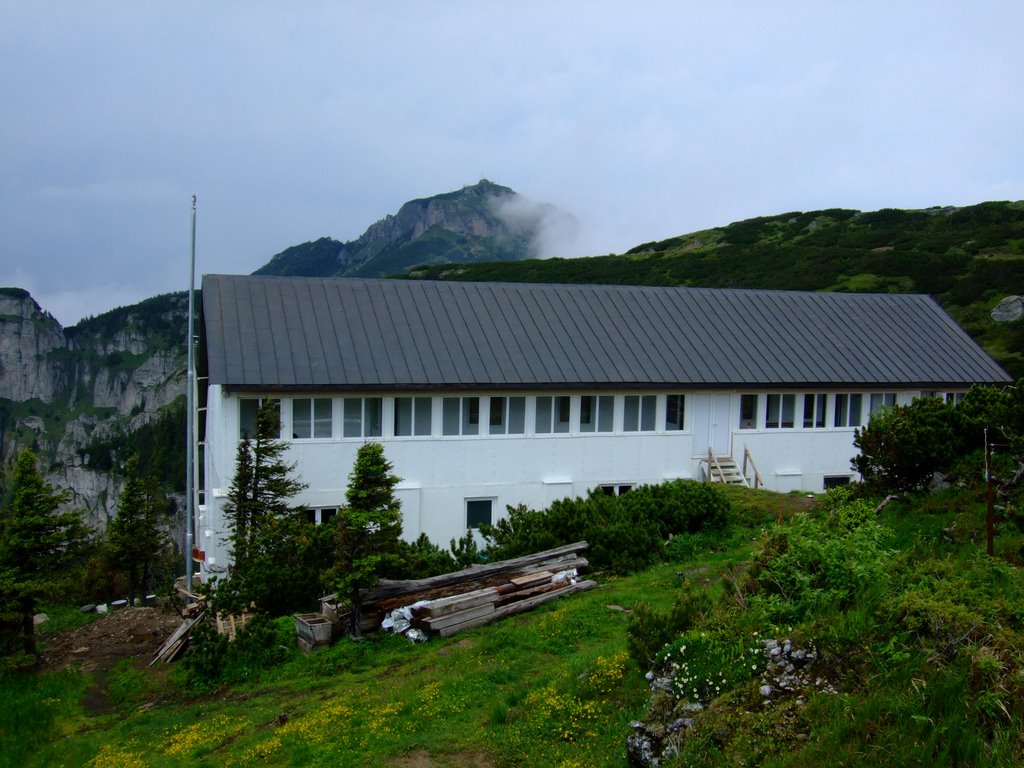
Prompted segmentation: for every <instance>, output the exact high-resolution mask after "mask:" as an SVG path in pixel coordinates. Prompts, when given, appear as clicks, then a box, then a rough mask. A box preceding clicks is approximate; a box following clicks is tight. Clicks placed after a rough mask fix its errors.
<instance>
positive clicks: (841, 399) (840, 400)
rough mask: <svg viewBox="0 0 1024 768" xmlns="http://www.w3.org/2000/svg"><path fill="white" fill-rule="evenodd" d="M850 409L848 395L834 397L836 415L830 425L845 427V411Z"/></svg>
mask: <svg viewBox="0 0 1024 768" xmlns="http://www.w3.org/2000/svg"><path fill="white" fill-rule="evenodd" d="M849 407H850V396H849V395H836V415H835V418H834V419H833V420H832V425H833V426H836V427H845V426H846V419H847V410H848V409H849Z"/></svg>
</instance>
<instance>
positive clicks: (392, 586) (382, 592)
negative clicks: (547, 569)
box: [363, 541, 589, 603]
mask: <svg viewBox="0 0 1024 768" xmlns="http://www.w3.org/2000/svg"><path fill="white" fill-rule="evenodd" d="M588 548H589V545H588V544H587V542H585V541H578V542H576V543H574V544H566V545H565V546H562V547H556V548H555V549H548V550H545V551H543V552H535V553H534V554H532V555H524V556H522V557H515V558H512V559H511V560H501V561H499V562H497V563H487V564H486V565H474V566H470V567H469V568H463V569H462V570H461V571H454V572H453V573H444V574H441V575H440V576H429V577H427V578H425V579H404V580H390V579H382V580H381V581H380V582H379V583H378V584H377V586H375V587H371V588H370V589H368V590H366V591H365V592H364V593H363V602H364V603H372V602H379V601H381V600H384V599H386V598H388V597H391V596H393V595H400V594H406V593H413V592H424V591H427V590H431V589H437V588H439V587H446V586H451V585H454V584H462V583H465V582H467V581H473V580H475V579H482V578H484V577H486V576H491V575H495V574H499V573H508V572H509V571H515V570H520V569H525V568H527V567H528V566H532V565H537V564H539V563H545V564H546V563H547V561H550V560H555V559H557V558H559V557H561V556H563V555H573V554H576V553H577V552H583V551H586V550H587V549H588ZM556 565H557V564H556V563H552V567H555V566H556ZM569 567H572V566H569Z"/></svg>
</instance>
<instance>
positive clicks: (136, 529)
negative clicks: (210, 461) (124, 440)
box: [107, 454, 168, 605]
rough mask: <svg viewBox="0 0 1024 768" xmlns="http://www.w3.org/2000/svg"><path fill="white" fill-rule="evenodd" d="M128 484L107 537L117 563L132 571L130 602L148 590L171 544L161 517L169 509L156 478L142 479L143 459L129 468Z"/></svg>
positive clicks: (133, 461) (135, 460)
mask: <svg viewBox="0 0 1024 768" xmlns="http://www.w3.org/2000/svg"><path fill="white" fill-rule="evenodd" d="M125 473H126V475H127V478H128V479H127V481H126V482H125V486H124V490H123V491H122V492H121V497H120V498H119V499H118V502H117V517H115V518H114V519H113V520H111V521H110V528H109V529H108V531H107V536H108V539H109V541H110V546H111V554H112V556H113V558H114V561H115V562H116V563H117V564H118V565H120V566H121V567H123V568H125V569H126V570H127V571H128V600H129V603H130V604H131V605H134V604H135V597H136V594H137V593H138V592H140V591H142V590H145V589H146V588H147V587H148V583H149V576H150V570H151V568H152V566H153V564H154V563H155V562H156V560H157V559H158V557H159V555H160V553H161V552H162V551H163V550H164V548H166V546H167V543H168V536H167V531H166V530H165V529H164V527H163V526H162V525H161V517H162V516H163V514H164V513H165V512H166V510H167V507H168V502H167V497H166V496H164V495H163V493H161V492H160V487H159V485H158V484H157V481H156V479H155V478H154V477H151V476H150V477H142V475H141V474H140V471H139V456H138V454H135V455H133V456H132V457H131V458H130V459H128V462H127V464H126V465H125Z"/></svg>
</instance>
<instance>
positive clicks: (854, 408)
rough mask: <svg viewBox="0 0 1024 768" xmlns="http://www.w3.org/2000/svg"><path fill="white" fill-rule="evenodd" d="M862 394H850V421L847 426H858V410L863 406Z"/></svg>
mask: <svg viewBox="0 0 1024 768" xmlns="http://www.w3.org/2000/svg"><path fill="white" fill-rule="evenodd" d="M863 400H864V396H863V395H862V394H860V393H857V394H855V395H850V421H849V424H848V426H851V427H859V426H860V412H861V409H862V407H863V405H862V403H863Z"/></svg>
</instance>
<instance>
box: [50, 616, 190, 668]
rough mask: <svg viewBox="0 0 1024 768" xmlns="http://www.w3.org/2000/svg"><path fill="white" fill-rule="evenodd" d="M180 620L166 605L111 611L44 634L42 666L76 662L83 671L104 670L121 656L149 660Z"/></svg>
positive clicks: (147, 661) (136, 659) (62, 666)
mask: <svg viewBox="0 0 1024 768" xmlns="http://www.w3.org/2000/svg"><path fill="white" fill-rule="evenodd" d="M180 624H181V618H180V617H179V616H178V614H177V612H176V611H173V610H170V609H166V608H150V607H145V608H123V609H121V610H119V611H112V612H111V613H108V614H107V615H106V616H102V617H101V618H99V619H97V620H96V621H94V622H92V623H90V624H86V625H85V626H84V627H79V628H78V629H73V630H71V631H70V632H66V633H64V634H63V635H57V636H56V637H52V638H48V639H47V641H46V650H45V651H43V658H42V666H43V667H44V668H53V669H63V668H64V667H68V666H72V665H76V666H79V667H80V668H81V669H82V670H83V671H85V672H108V671H110V670H111V669H113V667H114V665H116V664H117V663H118V662H119V661H122V660H124V659H132V660H133V662H134V661H138V662H143V661H144V662H145V663H146V664H149V662H150V661H151V660H152V658H153V656H154V655H155V654H156V652H157V649H159V648H160V646H161V645H162V644H163V642H164V640H166V639H167V638H168V637H169V636H170V634H171V633H172V632H173V631H174V630H175V629H177V628H178V626H179V625H180Z"/></svg>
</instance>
